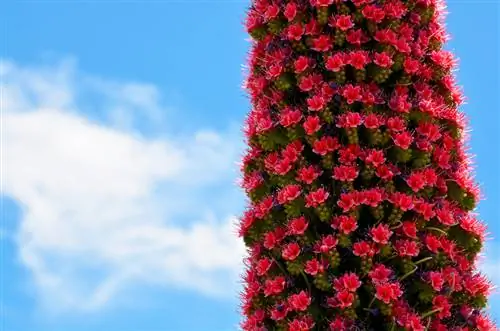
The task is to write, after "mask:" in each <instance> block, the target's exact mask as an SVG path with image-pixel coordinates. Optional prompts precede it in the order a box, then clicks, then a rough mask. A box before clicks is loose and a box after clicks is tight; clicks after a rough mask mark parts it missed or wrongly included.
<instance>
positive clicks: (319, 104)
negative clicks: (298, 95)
mask: <svg viewBox="0 0 500 331" xmlns="http://www.w3.org/2000/svg"><path fill="white" fill-rule="evenodd" d="M325 106H326V100H325V99H324V98H323V97H322V96H319V95H315V96H312V97H310V98H308V99H307V108H308V109H309V110H312V111H320V110H323V108H325Z"/></svg>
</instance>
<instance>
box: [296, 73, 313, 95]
mask: <svg viewBox="0 0 500 331" xmlns="http://www.w3.org/2000/svg"><path fill="white" fill-rule="evenodd" d="M313 87H314V77H313V76H312V75H308V76H304V77H302V78H301V79H300V81H299V88H300V89H301V90H302V91H304V92H308V91H311V90H312V89H313Z"/></svg>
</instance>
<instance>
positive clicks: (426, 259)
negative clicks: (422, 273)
mask: <svg viewBox="0 0 500 331" xmlns="http://www.w3.org/2000/svg"><path fill="white" fill-rule="evenodd" d="M429 260H432V256H428V257H424V258H423V259H422V260H418V261H417V262H415V265H419V264H421V263H424V262H427V261H429Z"/></svg>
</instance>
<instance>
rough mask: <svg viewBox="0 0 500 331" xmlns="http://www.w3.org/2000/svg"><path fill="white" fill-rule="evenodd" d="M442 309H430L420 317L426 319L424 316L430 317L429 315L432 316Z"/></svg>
mask: <svg viewBox="0 0 500 331" xmlns="http://www.w3.org/2000/svg"><path fill="white" fill-rule="evenodd" d="M440 311H441V309H434V310H431V311H428V312H427V313H425V314H423V315H422V317H420V318H421V319H424V318H426V317H429V316H431V315H433V314H435V313H438V312H440Z"/></svg>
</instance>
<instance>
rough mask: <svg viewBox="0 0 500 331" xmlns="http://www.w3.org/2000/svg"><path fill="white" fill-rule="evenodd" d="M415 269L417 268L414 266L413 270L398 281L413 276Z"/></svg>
mask: <svg viewBox="0 0 500 331" xmlns="http://www.w3.org/2000/svg"><path fill="white" fill-rule="evenodd" d="M417 269H418V267H417V266H415V268H414V269H413V270H412V271H409V272H407V273H406V274H404V275H403V276H402V277H401V278H400V279H399V281H402V280H404V279H406V278H408V277H409V276H411V275H412V274H414V273H415V271H417Z"/></svg>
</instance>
